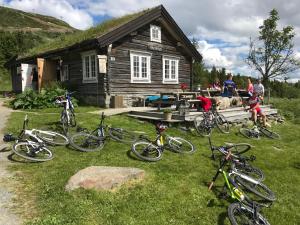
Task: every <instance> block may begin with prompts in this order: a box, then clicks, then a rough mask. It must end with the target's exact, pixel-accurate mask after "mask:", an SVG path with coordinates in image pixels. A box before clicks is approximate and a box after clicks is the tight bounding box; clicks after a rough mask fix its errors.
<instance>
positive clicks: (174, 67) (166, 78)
mask: <svg viewBox="0 0 300 225" xmlns="http://www.w3.org/2000/svg"><path fill="white" fill-rule="evenodd" d="M178 62H179V58H174V57H168V56H164V57H163V83H164V84H168V83H171V84H178Z"/></svg>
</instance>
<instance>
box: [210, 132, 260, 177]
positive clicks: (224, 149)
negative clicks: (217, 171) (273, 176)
mask: <svg viewBox="0 0 300 225" xmlns="http://www.w3.org/2000/svg"><path fill="white" fill-rule="evenodd" d="M208 141H209V146H210V150H211V158H212V159H213V160H215V159H216V156H215V152H216V151H217V152H220V153H221V154H222V155H224V156H226V155H227V154H228V152H229V151H230V152H231V157H232V160H231V161H232V165H233V166H234V170H236V171H239V172H241V173H243V174H245V175H247V176H250V177H252V178H254V179H256V180H257V181H263V180H264V179H265V176H264V173H263V171H262V170H261V169H259V168H257V167H254V166H252V165H251V164H249V161H251V162H252V161H254V160H255V159H256V157H255V156H253V155H251V156H250V157H247V156H244V153H246V152H248V151H249V150H250V149H251V147H252V146H251V145H250V144H247V143H237V144H233V143H225V145H222V146H213V145H212V142H211V137H208Z"/></svg>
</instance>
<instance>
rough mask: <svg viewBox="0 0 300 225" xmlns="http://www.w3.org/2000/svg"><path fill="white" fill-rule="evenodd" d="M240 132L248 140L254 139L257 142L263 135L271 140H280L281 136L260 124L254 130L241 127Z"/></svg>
mask: <svg viewBox="0 0 300 225" xmlns="http://www.w3.org/2000/svg"><path fill="white" fill-rule="evenodd" d="M239 132H240V134H242V135H243V136H244V137H246V138H252V139H256V140H259V139H260V137H261V136H262V135H264V136H267V137H268V138H271V139H280V135H279V134H278V133H276V132H274V131H270V130H269V129H267V128H266V127H264V126H263V125H261V124H260V123H257V125H256V126H253V127H252V128H244V127H241V128H240V129H239Z"/></svg>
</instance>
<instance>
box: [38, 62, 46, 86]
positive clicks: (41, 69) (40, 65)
mask: <svg viewBox="0 0 300 225" xmlns="http://www.w3.org/2000/svg"><path fill="white" fill-rule="evenodd" d="M44 61H45V60H44V59H42V58H37V72H38V92H40V91H41V88H42V80H43V74H44Z"/></svg>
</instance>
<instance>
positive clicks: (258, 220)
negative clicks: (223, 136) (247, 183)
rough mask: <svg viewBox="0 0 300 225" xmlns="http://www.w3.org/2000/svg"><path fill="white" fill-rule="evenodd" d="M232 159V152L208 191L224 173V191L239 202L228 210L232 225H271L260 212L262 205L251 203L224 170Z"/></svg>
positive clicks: (222, 164)
mask: <svg viewBox="0 0 300 225" xmlns="http://www.w3.org/2000/svg"><path fill="white" fill-rule="evenodd" d="M230 157H231V152H230V151H229V152H228V154H227V155H226V156H224V157H223V160H222V161H221V164H220V167H219V168H218V170H217V173H216V175H215V176H214V177H213V180H212V182H211V183H210V185H209V188H208V189H209V190H211V189H212V187H213V185H214V182H215V181H216V179H217V177H218V176H219V174H220V173H222V175H223V178H224V181H225V184H224V190H225V191H226V196H229V197H230V198H231V199H233V200H236V201H237V202H234V203H232V204H230V205H229V207H228V210H227V213H228V218H229V221H230V223H231V224H232V225H240V224H262V225H270V224H269V222H268V220H267V219H266V218H265V217H264V216H263V215H262V214H261V213H260V212H259V211H260V207H261V204H258V203H256V202H254V201H251V199H250V198H249V197H248V196H247V195H246V194H245V193H244V192H243V190H242V189H240V188H239V186H238V185H237V183H236V182H235V180H234V178H233V177H232V176H231V174H230V173H227V172H226V171H224V170H223V167H224V166H225V165H226V163H227V161H228V160H229V158H230ZM228 191H229V194H228Z"/></svg>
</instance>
